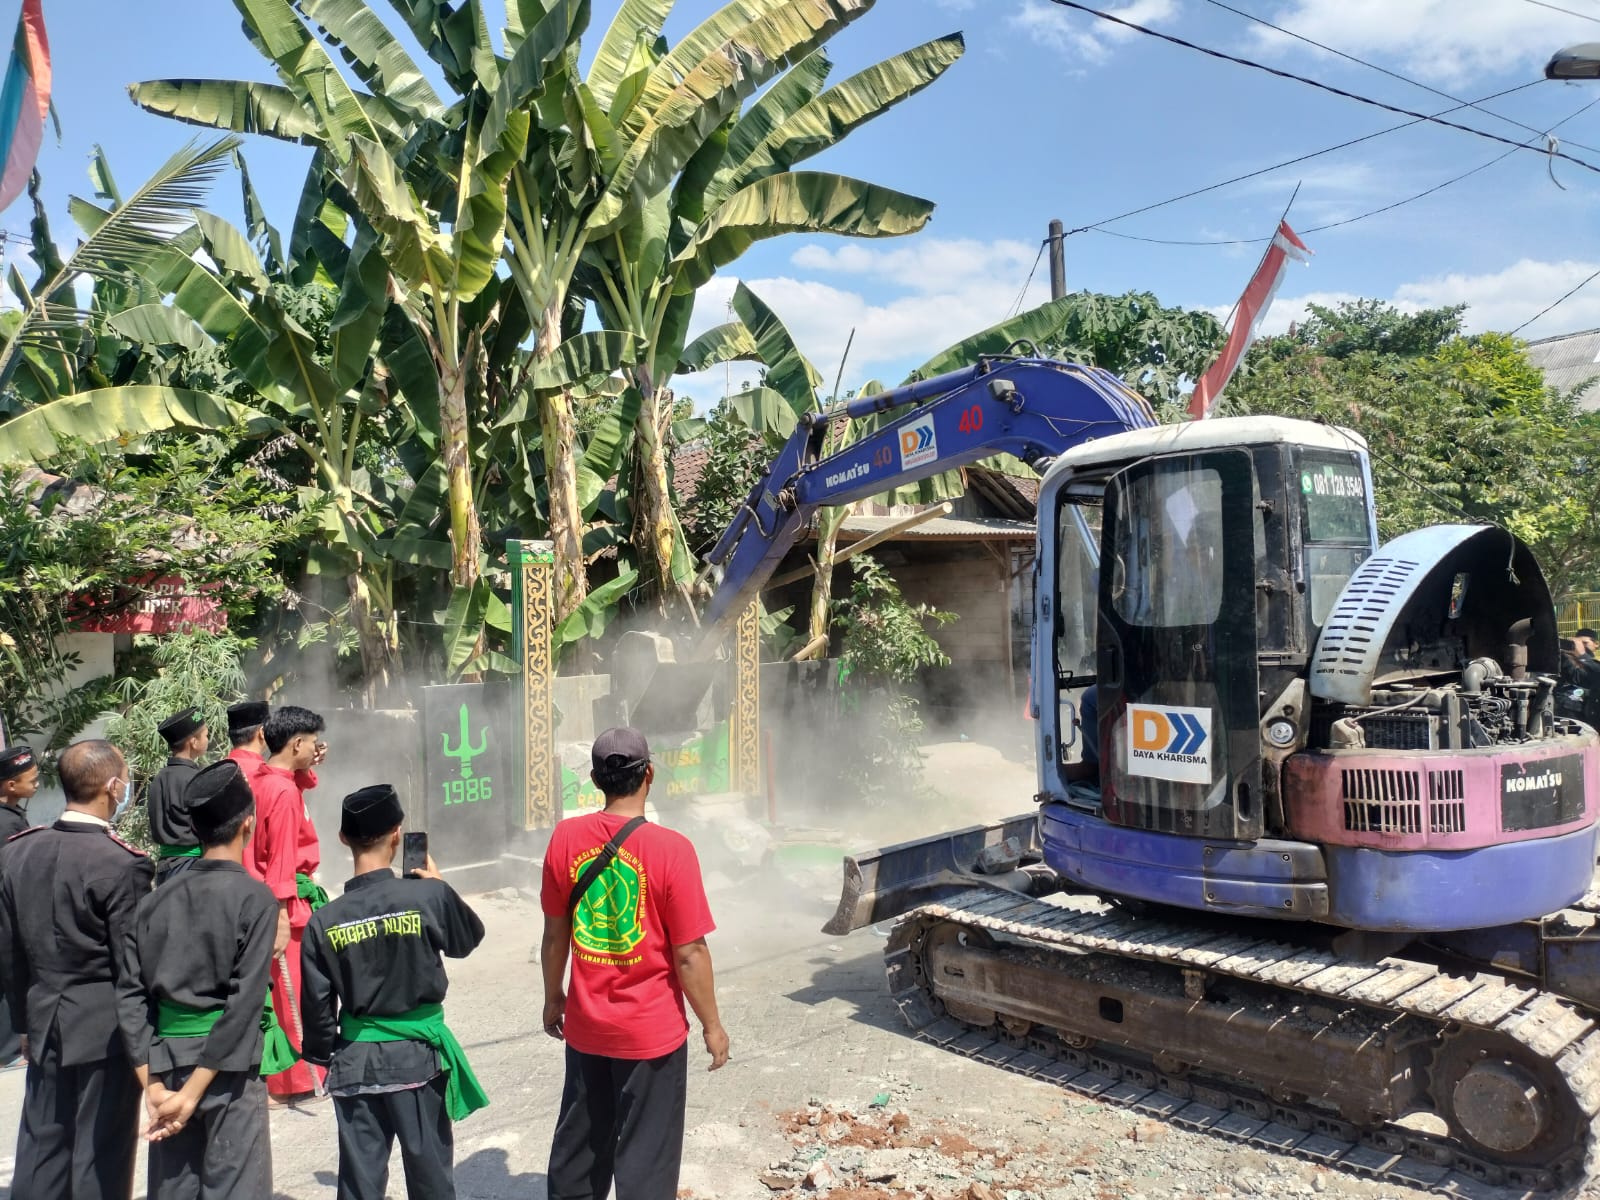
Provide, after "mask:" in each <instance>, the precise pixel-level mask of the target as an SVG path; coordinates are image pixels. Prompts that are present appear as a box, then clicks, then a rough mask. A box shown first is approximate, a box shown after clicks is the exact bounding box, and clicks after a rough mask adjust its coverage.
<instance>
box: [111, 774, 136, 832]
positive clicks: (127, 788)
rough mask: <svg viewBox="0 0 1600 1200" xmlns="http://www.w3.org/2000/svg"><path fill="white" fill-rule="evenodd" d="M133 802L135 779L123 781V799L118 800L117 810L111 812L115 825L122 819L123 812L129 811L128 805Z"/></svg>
mask: <svg viewBox="0 0 1600 1200" xmlns="http://www.w3.org/2000/svg"><path fill="white" fill-rule="evenodd" d="M132 803H133V780H131V779H124V780H123V781H122V799H121V800H119V801H117V807H116V811H115V812H113V813H112V814H111V823H112V824H113V825H115V824H116V823H117V822H118V821H120V820H122V814H123V813H125V812H127V811H128V805H130V804H132Z"/></svg>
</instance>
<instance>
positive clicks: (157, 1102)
mask: <svg viewBox="0 0 1600 1200" xmlns="http://www.w3.org/2000/svg"><path fill="white" fill-rule="evenodd" d="M184 802H185V807H186V810H187V813H188V816H189V819H190V821H191V822H192V824H193V829H194V834H195V837H196V838H198V839H199V841H200V844H201V846H203V847H204V850H203V852H202V854H201V857H199V858H197V859H195V860H194V862H193V865H192V866H190V867H189V869H188V870H186V871H184V872H183V873H182V874H180V875H177V876H175V877H173V878H172V879H171V880H170V881H169V882H168V883H166V884H165V885H164V886H162V887H158V888H157V889H156V890H155V891H153V892H151V893H150V894H149V895H148V896H146V897H145V898H144V899H143V900H142V901H141V902H140V904H139V915H138V921H137V925H136V932H135V937H136V941H137V945H138V958H139V976H140V979H141V981H142V983H143V985H144V994H145V998H146V1010H145V1011H146V1019H145V1029H144V1039H143V1045H142V1047H141V1049H142V1051H143V1052H142V1053H141V1054H139V1055H136V1057H135V1061H136V1063H140V1064H148V1066H149V1088H148V1091H147V1093H146V1106H147V1108H148V1109H149V1111H150V1113H151V1118H152V1120H151V1127H150V1131H149V1133H148V1134H146V1136H147V1137H148V1138H149V1139H150V1141H151V1143H152V1145H151V1147H150V1176H149V1181H150V1188H149V1194H150V1197H151V1200H229V1198H230V1197H231V1198H233V1200H271V1196H272V1147H271V1142H270V1139H269V1137H268V1125H267V1085H266V1081H265V1080H264V1079H262V1077H261V1062H262V1049H263V1037H262V1033H263V1021H262V1005H263V1003H264V1001H265V999H266V996H267V971H268V968H269V966H270V964H271V962H272V939H273V935H274V933H276V931H277V927H278V902H277V900H276V899H274V898H273V895H272V892H271V890H270V889H269V888H268V887H267V886H266V884H264V883H261V882H259V881H257V880H255V879H252V878H251V877H250V875H249V874H248V872H246V871H245V869H244V848H245V844H246V843H247V842H249V840H250V835H251V834H252V833H254V832H255V823H256V818H255V797H254V796H252V795H251V793H250V784H249V783H248V782H247V781H246V779H245V777H244V772H243V771H241V770H240V769H239V764H238V763H236V762H231V761H229V760H228V759H224V760H223V761H222V762H219V763H217V764H215V765H213V766H210V767H207V768H206V769H205V770H203V771H199V772H197V773H196V774H195V776H194V778H193V780H192V781H191V782H190V784H189V790H188V791H187V792H186V793H185V794H184ZM278 1037H279V1038H280V1039H281V1038H282V1032H281V1030H280V1031H279V1032H278ZM286 1047H287V1042H283V1043H282V1046H281V1047H280V1049H282V1048H286Z"/></svg>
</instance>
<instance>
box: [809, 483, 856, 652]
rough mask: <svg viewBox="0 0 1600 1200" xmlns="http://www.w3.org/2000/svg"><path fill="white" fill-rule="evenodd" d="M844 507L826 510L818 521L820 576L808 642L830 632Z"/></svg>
mask: <svg viewBox="0 0 1600 1200" xmlns="http://www.w3.org/2000/svg"><path fill="white" fill-rule="evenodd" d="M847 511H849V510H848V509H844V508H825V509H823V510H822V512H821V514H820V515H819V516H818V518H817V577H816V579H815V580H814V581H813V582H812V584H811V629H810V633H809V635H808V637H807V641H812V642H814V641H816V640H817V639H818V638H819V637H823V636H825V635H827V634H828V632H829V624H828V621H829V615H830V612H831V610H832V608H833V556H834V553H835V552H836V550H837V549H838V545H839V529H840V527H841V526H842V525H843V524H844V517H845V513H846V512H847Z"/></svg>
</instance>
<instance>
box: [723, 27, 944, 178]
mask: <svg viewBox="0 0 1600 1200" xmlns="http://www.w3.org/2000/svg"><path fill="white" fill-rule="evenodd" d="M965 48H966V45H965V43H964V42H963V40H962V37H961V35H960V34H959V33H955V34H951V35H949V36H948V37H942V38H935V39H934V40H933V41H931V42H924V43H923V44H922V45H920V46H917V47H914V48H913V49H910V50H907V51H905V52H904V53H903V54H897V55H895V56H894V57H893V58H888V59H885V60H884V61H883V62H880V63H878V64H876V65H875V66H871V67H868V68H867V69H866V70H865V71H861V72H860V73H858V74H855V75H852V76H851V77H850V78H849V79H846V80H844V81H842V82H841V83H839V84H837V85H835V86H834V87H831V88H829V89H828V90H827V91H825V92H823V93H822V94H821V95H820V96H817V97H815V98H814V99H812V100H810V101H809V102H808V103H806V104H805V105H803V106H802V107H800V108H799V109H797V110H796V111H795V112H793V113H791V114H790V115H789V116H788V117H787V118H785V119H784V121H783V122H782V123H781V124H779V125H778V126H777V128H775V129H773V130H772V131H771V132H770V133H769V134H768V135H767V136H766V137H765V138H763V139H762V140H761V141H760V142H759V143H758V144H757V145H755V146H754V147H752V148H751V150H750V151H749V153H748V154H747V155H746V156H744V157H743V158H740V159H734V158H733V157H732V155H731V154H730V156H729V158H730V162H732V163H733V164H734V165H733V166H732V167H731V169H730V170H729V171H728V172H727V173H726V175H725V176H724V177H723V178H722V179H720V180H719V181H718V183H717V185H716V186H714V187H713V188H712V190H711V193H710V196H709V200H710V202H711V203H712V204H716V203H718V202H720V201H721V200H723V199H724V198H725V197H727V196H729V195H731V194H732V193H734V192H736V191H738V190H739V189H740V188H741V187H743V186H744V185H745V184H746V183H749V182H752V181H753V180H756V179H762V178H765V177H766V176H768V175H771V174H773V173H774V172H777V171H787V170H788V169H789V168H791V167H793V166H794V165H795V164H796V163H798V162H802V161H804V160H805V159H807V158H810V157H811V156H812V155H814V154H820V153H821V152H822V151H824V150H826V149H828V148H829V147H830V146H834V145H837V144H838V143H839V142H840V141H841V140H842V139H843V138H845V137H848V136H849V135H850V134H851V133H852V132H853V131H854V130H856V129H858V128H860V127H861V126H862V125H865V124H866V123H867V122H868V121H870V120H872V119H873V118H874V117H878V116H882V115H883V114H884V113H886V112H888V111H889V110H890V109H891V108H893V107H894V106H895V105H897V104H899V103H900V102H901V101H902V100H906V99H908V98H910V97H912V96H915V95H916V94H917V93H918V92H920V91H921V90H922V89H923V88H925V87H927V86H928V85H929V84H931V83H933V82H934V80H936V79H938V78H939V76H941V75H943V74H944V73H945V71H947V70H949V68H950V66H951V65H952V64H953V63H954V62H955V61H956V60H957V59H959V58H960V57H961V55H962V52H963V51H964V50H965Z"/></svg>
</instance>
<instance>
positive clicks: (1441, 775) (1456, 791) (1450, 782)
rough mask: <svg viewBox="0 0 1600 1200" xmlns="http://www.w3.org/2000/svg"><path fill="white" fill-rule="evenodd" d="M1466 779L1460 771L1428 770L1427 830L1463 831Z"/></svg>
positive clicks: (1465, 807) (1440, 831)
mask: <svg viewBox="0 0 1600 1200" xmlns="http://www.w3.org/2000/svg"><path fill="white" fill-rule="evenodd" d="M1466 830H1467V781H1466V776H1465V775H1464V774H1462V772H1460V771H1429V772H1428V832H1429V833H1465V832H1466Z"/></svg>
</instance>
